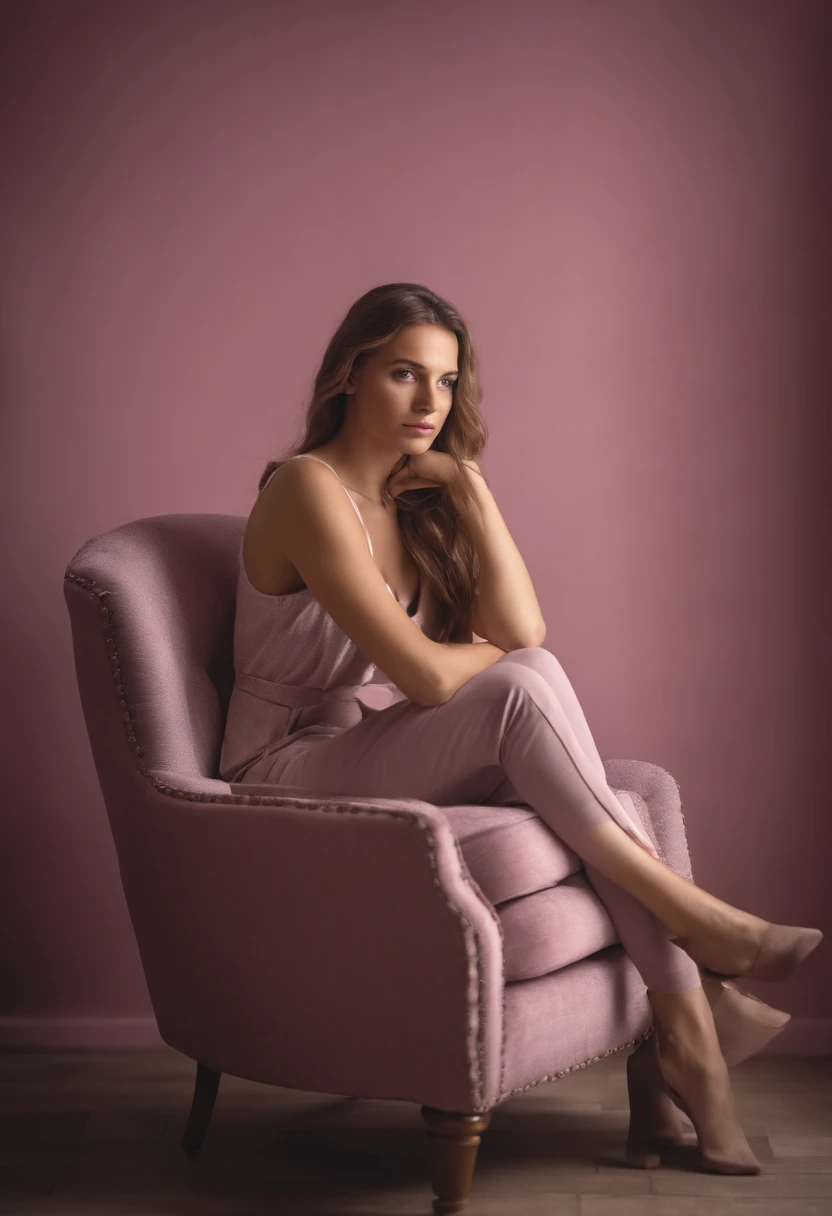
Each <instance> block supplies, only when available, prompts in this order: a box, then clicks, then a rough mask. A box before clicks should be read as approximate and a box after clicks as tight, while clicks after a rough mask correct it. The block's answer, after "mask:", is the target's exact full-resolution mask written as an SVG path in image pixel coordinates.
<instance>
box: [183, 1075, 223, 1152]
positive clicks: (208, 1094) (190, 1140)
mask: <svg viewBox="0 0 832 1216" xmlns="http://www.w3.org/2000/svg"><path fill="white" fill-rule="evenodd" d="M221 1076H222V1073H221V1072H217V1071H216V1070H215V1069H213V1068H209V1067H208V1065H207V1064H199V1063H197V1066H196V1081H195V1083H194V1100H193V1103H192V1105H191V1114H190V1117H189V1118H188V1126H187V1127H186V1128H185V1135H184V1136H183V1137H182V1147H183V1148H184V1150H185V1152H186V1153H194V1152H196V1150H197V1149H198V1148H199V1147H200V1145H201V1144H202V1141H203V1140H204V1139H205V1133H206V1132H207V1130H208V1124H209V1123H210V1121H211V1113H212V1111H213V1109H214V1102H215V1101H216V1098H217V1090H218V1089H219V1087H220V1077H221Z"/></svg>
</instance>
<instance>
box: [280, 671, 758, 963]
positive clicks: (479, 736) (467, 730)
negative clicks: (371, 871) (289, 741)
mask: <svg viewBox="0 0 832 1216" xmlns="http://www.w3.org/2000/svg"><path fill="white" fill-rule="evenodd" d="M524 655H525V658H524ZM518 656H519V660H520V661H517V660H518ZM552 657H553V656H551V655H550V653H549V652H548V651H545V650H544V649H543V648H542V647H529V648H524V649H523V650H520V651H511V652H509V653H508V654H506V655H503V656H502V657H501V658H500V659H499V660H498V661H497V662H496V663H494V664H492V666H491V667H488V668H486V669H485V670H484V671H481V672H478V673H477V674H476V675H475V676H473V677H472V678H471V679H470V680H468V681H467V682H466V683H465V684H464V685H462V687H461V688H459V689H458V690H457V692H456V693H455V694H454V696H453V697H451V698H450V700H449V701H447V702H445V703H444V704H443V705H437V706H430V707H426V706H419V705H416V704H414V703H413V702H411V701H408V700H405V701H399V702H397V703H395V704H394V705H391V706H389V707H388V708H386V709H383V710H380V711H378V712H376V713H374V714H372V715H371V716H369V717H367V718H365V719H364V720H363V721H361V722H359V723H358V724H357V725H355V726H353V727H350V728H349V729H348V730H346V731H344V732H342V733H341V734H339V735H336V736H334V737H329V738H325V739H322V740H320V739H319V740H315V739H312V740H309V741H306V740H301V741H300V742H299V743H298V745H297V748H296V749H295V748H291V747H290V748H288V749H286V750H285V751H283V752H281V753H279V754H278V755H277V756H276V757H275V765H274V768H273V769H272V770H271V771H270V772H269V773H268V774H267V775H265V776H260V778H259V780H261V781H262V780H266V781H270V782H281V781H282V782H284V783H286V784H289V785H297V786H302V787H306V788H309V789H314V790H315V791H317V792H320V793H332V794H344V795H351V794H352V795H357V796H361V795H366V796H369V797H409V798H423V799H425V800H426V801H428V802H433V803H435V804H437V805H440V806H441V805H454V804H457V803H460V802H483V801H485V800H486V799H487V798H488V796H489V795H490V794H491V793H493V791H494V790H495V789H496V788H497V787H498V786H499V785H500V783H501V782H504V781H505V779H506V778H508V779H509V781H510V782H511V784H512V786H513V787H514V788H515V789H516V790H517V792H518V794H519V797H520V799H521V801H523V802H525V803H527V804H528V805H529V806H531V807H532V808H533V809H534V810H535V811H536V812H537V814H538V815H540V817H541V818H542V819H544V820H545V821H546V823H548V824H549V826H550V827H551V828H552V830H553V831H554V832H555V834H556V835H558V836H559V837H560V838H561V839H562V840H563V841H564V842H565V843H566V844H567V845H569V847H570V848H572V849H573V850H574V851H575V852H576V853H577V854H578V856H579V857H581V858H582V860H583V861H584V863H585V865H586V864H588V865H590V866H593V867H594V868H595V870H596V871H597V872H598V873H599V874H600V875H601V876H602V877H605V878H607V879H609V880H610V881H611V882H612V883H614V884H617V885H618V886H619V887H621V888H623V889H624V891H625V892H627V893H629V894H630V895H631V896H633V897H634V898H635V899H636V900H638V901H640V902H641V903H642V904H644V905H645V906H646V908H647V909H648V910H649V911H650V912H652V913H653V914H654V915H655V916H656V917H658V919H659V920H660V921H661V922H662V923H663V924H664V925H665V926H666V927H667V928H669V929H671V930H672V931H673V932H674V933H692V932H697V931H700V932H702V933H705V932H707V931H708V930H710V932H711V937H712V939H713V941H714V942H716V944H717V945H719V944H720V943H722V944H723V947H724V948H727V949H728V950H729V952H730V950H731V949H733V950H734V951H735V952H736V949H737V942H738V940H739V941H740V944H744V939H742V938H741V934H742V933H745V934H746V936H748V938H749V941H750V947H749V948H750V950H751V953H750V957H751V958H753V953H754V952H753V945H754V942H753V925H752V931H749V927H748V926H749V923H751V922H755V921H758V922H759V925H760V932H762V928H763V927H765V925H766V924H767V922H764V921H760V920H759V918H753V917H750V916H748V915H747V914H745V913H742V912H740V911H739V910H738V909H733V908H731V907H730V905H727V904H723V903H722V901H721V900H718V899H716V897H715V896H711V895H709V894H708V893H707V892H705V891H704V890H702V889H701V888H699V887H697V886H695V884H693V883H691V882H689V881H688V880H687V879H685V878H683V877H682V876H681V875H679V874H677V873H676V872H675V871H674V870H672V869H670V867H668V866H666V865H665V864H664V862H663V861H661V860H660V859H659V857H658V854H657V853H656V851H655V849H654V846H653V844H652V841H651V840H650V838H649V836H648V835H647V833H646V832H645V831H644V828H643V827H642V826H641V824H640V823H636V822H635V821H634V820H633V819H632V818H631V817H630V815H629V814H628V813H627V811H626V809H625V807H624V806H623V805H622V803H621V802H620V801H619V800H618V799H617V798H616V796H615V795H614V794H613V792H612V790H611V789H610V787H609V785H608V784H607V782H606V780H605V779H604V777H603V776H602V775H601V774H600V773H599V772H598V771H597V768H596V767H595V765H594V764H593V763H590V761H589V759H588V758H587V756H586V754H585V752H584V751H583V749H582V748H581V746H580V744H579V742H578V738H577V736H576V733H575V730H574V729H573V726H572V723H571V722H570V720H569V718H568V716H567V714H566V712H565V710H564V708H563V706H562V704H561V702H560V700H559V698H558V696H557V695H556V694H555V692H554V690H553V688H552V686H551V684H550V682H549V680H548V679H547V678H544V676H543V675H542V674H541V672H540V671H538V670H536V667H535V663H537V664H551V659H552ZM529 658H533V659H534V660H535V663H532V665H530V664H529V662H528V659H529ZM578 725H579V729H580V723H579V724H578ZM622 829H623V830H622ZM593 872H594V871H593ZM613 897H614V898H615V895H614V896H613ZM602 900H603V896H602ZM720 918H721V919H720ZM627 923H628V922H627V918H626V913H625V923H624V931H625V933H626V932H627ZM738 935H740V936H739V937H738ZM726 942H727V946H726ZM657 944H658V947H659V948H661V949H663V950H668V949H669V947H668V946H667V944H666V943H663V942H662V941H661V940H660V941H659V942H658V943H657ZM670 944H671V945H672V943H670ZM635 948H636V949H638V947H635ZM644 951H646V957H648V959H649V958H650V957H651V951H652V946H651V944H650V943H649V942H648V943H646V944H645V945H644V946H643V948H642V951H641V952H642V953H644ZM672 953H673V952H672V951H671V955H672ZM682 953H684V952H682ZM634 961H635V960H634ZM682 965H683V966H687V964H684V963H682ZM709 965H713V966H714V969H715V970H728V969H729V968H725V967H721V966H719V965H715V964H711V963H709ZM687 975H688V977H689V978H690V979H693V978H694V977H693V974H692V972H690V971H688V973H687ZM652 978H653V976H652V974H651V976H650V979H652ZM649 982H650V980H648V983H649ZM682 982H683V983H684V982H686V981H684V980H683V981H682Z"/></svg>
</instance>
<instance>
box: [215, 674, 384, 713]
mask: <svg viewBox="0 0 832 1216" xmlns="http://www.w3.org/2000/svg"><path fill="white" fill-rule="evenodd" d="M234 683H235V684H236V685H237V687H238V688H242V689H244V690H245V691H246V692H250V693H253V694H254V696H255V697H261V698H262V699H263V700H264V701H271V702H273V703H274V704H275V705H286V706H289V707H290V708H296V707H298V706H306V705H324V704H326V703H327V702H329V701H352V700H353V699H354V697H355V694H356V693H357V692H358V690H359V689H360V688H363V687H364V685H363V684H342V685H341V686H340V687H339V688H309V687H299V686H298V685H297V684H278V683H277V681H276V680H266V679H264V678H263V677H262V676H253V675H250V674H249V673H248V672H245V671H238V672H236V673H235V675H234Z"/></svg>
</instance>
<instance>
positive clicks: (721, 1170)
mask: <svg viewBox="0 0 832 1216" xmlns="http://www.w3.org/2000/svg"><path fill="white" fill-rule="evenodd" d="M659 1067H661V1060H660V1061H659ZM665 1084H667V1083H666V1082H665ZM667 1092H668V1093H669V1094H670V1097H671V1098H672V1099H673V1101H674V1102H675V1103H676V1105H677V1106H678V1107H679V1109H680V1110H683V1111H684V1112H685V1114H686V1115H687V1117H688V1118H689V1119H690V1121H691V1123H692V1124H693V1126H694V1128H695V1129H696V1135H697V1137H699V1140H700V1144H699V1168H700V1170H702V1172H703V1173H705V1174H759V1173H761V1172H762V1168H763V1167H762V1166H761V1165H760V1163H759V1161H754V1162H751V1161H731V1160H730V1159H729V1158H722V1159H721V1160H717V1158H715V1157H711V1156H710V1154H709V1153H706V1152H705V1150H704V1149H703V1147H702V1144H701V1136H700V1135H699V1128H698V1127H697V1124H696V1119H695V1117H694V1115H693V1113H692V1112H691V1110H690V1109H689V1107H688V1104H687V1103H686V1102H685V1100H684V1098H683V1097H682V1095H681V1094H679V1093H677V1092H676V1090H675V1089H674V1088H673V1086H672V1085H668V1086H667Z"/></svg>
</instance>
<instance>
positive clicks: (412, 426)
mask: <svg viewBox="0 0 832 1216" xmlns="http://www.w3.org/2000/svg"><path fill="white" fill-rule="evenodd" d="M403 425H404V426H406V427H408V429H409V430H411V431H416V432H417V433H419V434H422V435H430V434H431V432H432V431H435V430H436V427H435V426H432V425H431V424H430V423H428V424H427V425H421V424H420V423H418V422H405V423H403Z"/></svg>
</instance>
